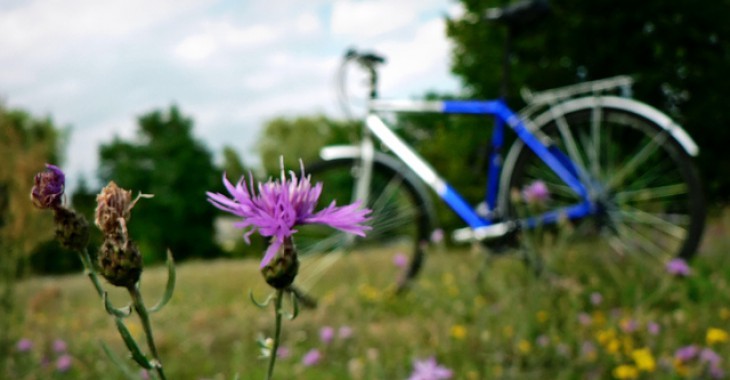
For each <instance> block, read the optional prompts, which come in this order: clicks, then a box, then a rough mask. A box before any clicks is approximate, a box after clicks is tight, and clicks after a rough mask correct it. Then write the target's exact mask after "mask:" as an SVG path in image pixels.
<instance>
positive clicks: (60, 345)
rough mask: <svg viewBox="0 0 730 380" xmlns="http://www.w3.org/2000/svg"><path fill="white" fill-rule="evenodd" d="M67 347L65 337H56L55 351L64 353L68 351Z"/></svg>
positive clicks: (54, 342)
mask: <svg viewBox="0 0 730 380" xmlns="http://www.w3.org/2000/svg"><path fill="white" fill-rule="evenodd" d="M66 348H67V346H66V342H64V341H63V339H56V340H54V341H53V352H55V353H57V354H62V353H64V352H66Z"/></svg>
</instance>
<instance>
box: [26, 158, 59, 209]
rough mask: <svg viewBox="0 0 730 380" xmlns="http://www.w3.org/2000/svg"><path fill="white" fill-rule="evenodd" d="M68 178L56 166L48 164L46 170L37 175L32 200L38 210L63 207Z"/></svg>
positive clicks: (31, 195) (31, 192)
mask: <svg viewBox="0 0 730 380" xmlns="http://www.w3.org/2000/svg"><path fill="white" fill-rule="evenodd" d="M65 184H66V176H65V175H64V174H63V172H62V171H61V169H59V168H58V167H57V166H55V165H51V164H46V170H44V171H42V172H40V173H38V174H36V175H35V179H34V184H33V188H32V189H31V191H30V199H31V201H32V202H33V205H35V206H36V207H38V208H56V207H59V206H61V201H62V200H63V199H62V198H63V189H64V187H65Z"/></svg>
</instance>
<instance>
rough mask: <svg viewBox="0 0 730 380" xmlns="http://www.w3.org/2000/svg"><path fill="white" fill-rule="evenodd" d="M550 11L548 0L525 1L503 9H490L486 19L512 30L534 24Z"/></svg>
mask: <svg viewBox="0 0 730 380" xmlns="http://www.w3.org/2000/svg"><path fill="white" fill-rule="evenodd" d="M549 11H550V6H549V5H548V1H547V0H523V1H518V2H516V3H513V4H510V5H507V6H505V7H502V8H490V9H487V12H486V13H485V15H484V16H485V19H486V20H488V21H493V22H498V23H501V24H504V25H507V26H508V27H510V28H515V27H519V26H524V25H527V24H530V23H534V22H536V21H538V20H540V19H541V18H542V17H544V16H546V15H547V14H548V12H549Z"/></svg>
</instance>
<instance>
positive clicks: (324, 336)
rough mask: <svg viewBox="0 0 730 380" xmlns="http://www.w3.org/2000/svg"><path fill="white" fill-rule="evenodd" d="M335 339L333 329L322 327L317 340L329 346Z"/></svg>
mask: <svg viewBox="0 0 730 380" xmlns="http://www.w3.org/2000/svg"><path fill="white" fill-rule="evenodd" d="M334 337H335V329H333V328H332V327H331V326H324V327H322V328H321V329H320V330H319V339H320V340H321V341H322V343H324V344H330V343H331V342H332V339H333V338H334Z"/></svg>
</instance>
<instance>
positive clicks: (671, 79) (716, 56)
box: [447, 0, 730, 200]
mask: <svg viewBox="0 0 730 380" xmlns="http://www.w3.org/2000/svg"><path fill="white" fill-rule="evenodd" d="M461 3H462V4H463V5H464V8H465V10H466V12H465V16H464V17H462V18H461V19H458V20H449V21H448V28H447V29H448V30H447V33H448V36H449V38H450V39H451V40H452V42H453V44H454V50H453V66H452V70H453V72H454V73H455V74H456V75H458V76H459V77H460V78H461V79H462V81H463V83H464V84H465V85H466V90H467V95H468V96H476V97H486V98H495V97H497V96H498V95H499V93H498V91H499V76H498V75H495V74H494V73H498V72H499V70H500V65H501V60H502V56H503V53H502V49H503V45H504V42H503V41H504V36H505V31H504V29H503V28H501V27H498V26H496V25H489V24H487V23H486V22H483V21H480V22H475V21H474V20H479V19H480V18H481V15H482V14H484V12H485V10H486V9H487V8H490V7H497V6H500V5H502V3H503V2H502V1H496V0H462V1H461ZM550 5H551V8H552V14H551V15H550V16H549V17H547V19H546V20H544V22H543V23H540V24H538V25H534V26H529V27H526V28H523V29H522V30H521V31H520V33H519V34H518V35H517V36H516V38H515V40H514V43H513V46H514V51H513V55H512V57H511V60H510V61H511V63H512V76H511V77H512V83H513V84H514V85H516V86H530V87H532V88H536V89H546V88H551V87H557V86H563V85H567V84H571V83H573V82H575V81H580V80H591V79H600V78H603V77H609V76H614V75H619V74H630V75H632V76H634V77H635V78H636V79H637V80H638V81H637V83H636V84H635V87H634V92H635V97H636V98H637V99H640V100H642V101H645V102H647V103H649V104H651V105H653V106H655V107H658V108H660V109H662V110H663V111H665V112H667V113H668V114H669V115H670V116H672V117H673V118H676V119H677V120H678V121H679V122H680V124H682V125H683V126H684V127H685V128H686V130H687V131H688V132H689V134H690V135H691V136H692V137H693V138H694V139H695V141H696V142H697V143H698V145H699V146H700V148H701V154H700V156H699V157H698V163H699V166H700V170H701V172H702V173H703V177H704V179H705V182H706V184H707V187H708V190H709V192H710V194H711V196H712V197H713V198H714V199H718V200H728V196H730V180H729V179H728V177H727V176H726V175H724V171H723V170H724V169H723V168H725V167H727V166H728V165H730V156H728V155H727V154H725V148H724V145H723V144H724V143H725V142H726V141H728V139H730V130H728V129H727V128H725V127H724V126H725V125H727V124H728V123H730V116H728V114H727V113H725V112H721V110H722V109H724V107H725V100H724V94H727V93H728V92H730V77H728V76H727V73H726V66H727V61H728V59H730V24H728V23H726V22H725V21H724V17H725V15H726V14H728V12H730V1H727V0H721V1H714V2H704V3H702V4H701V5H698V4H697V3H696V2H694V1H690V0H680V1H662V0H650V1H643V2H638V3H637V2H634V1H629V0H618V1H616V0H596V1H580V0H554V1H551V2H550ZM518 103H519V102H518V101H517V99H516V98H515V97H514V96H513V97H511V98H510V104H518Z"/></svg>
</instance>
